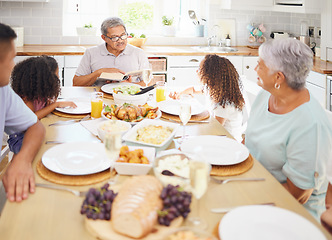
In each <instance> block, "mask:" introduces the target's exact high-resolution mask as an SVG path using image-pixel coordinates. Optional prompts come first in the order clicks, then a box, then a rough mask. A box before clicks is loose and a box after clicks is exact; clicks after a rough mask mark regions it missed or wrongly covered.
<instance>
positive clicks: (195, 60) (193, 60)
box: [189, 58, 199, 62]
mask: <svg viewBox="0 0 332 240" xmlns="http://www.w3.org/2000/svg"><path fill="white" fill-rule="evenodd" d="M189 62H199V61H198V60H197V59H195V58H193V59H190V60H189Z"/></svg>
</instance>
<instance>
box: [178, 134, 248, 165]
mask: <svg viewBox="0 0 332 240" xmlns="http://www.w3.org/2000/svg"><path fill="white" fill-rule="evenodd" d="M181 151H183V152H184V153H187V154H200V155H202V156H204V157H205V159H206V160H207V161H208V162H209V163H210V164H212V165H233V164H237V163H240V162H243V161H244V160H246V159H247V158H248V157H249V150H248V148H247V147H246V146H245V145H243V144H241V143H239V142H237V141H235V140H234V139H230V138H227V137H225V136H214V135H201V136H195V137H189V138H188V139H185V140H184V142H183V143H182V144H181Z"/></svg>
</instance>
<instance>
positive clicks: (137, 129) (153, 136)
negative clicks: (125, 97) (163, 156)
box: [122, 119, 179, 150]
mask: <svg viewBox="0 0 332 240" xmlns="http://www.w3.org/2000/svg"><path fill="white" fill-rule="evenodd" d="M178 127H179V124H177V123H171V122H165V121H161V120H154V119H144V120H143V121H142V122H140V123H138V124H136V125H135V126H134V127H133V128H131V129H130V130H129V131H128V132H126V133H125V134H124V135H123V137H122V140H124V141H125V142H127V144H129V145H145V146H148V147H155V148H156V149H157V150H164V149H166V148H167V147H168V146H169V145H170V143H171V141H172V139H173V137H174V135H175V133H176V131H177V129H178Z"/></svg>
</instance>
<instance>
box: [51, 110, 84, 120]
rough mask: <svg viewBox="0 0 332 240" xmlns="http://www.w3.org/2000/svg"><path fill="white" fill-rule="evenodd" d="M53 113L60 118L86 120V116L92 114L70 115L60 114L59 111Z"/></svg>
mask: <svg viewBox="0 0 332 240" xmlns="http://www.w3.org/2000/svg"><path fill="white" fill-rule="evenodd" d="M52 113H53V114H54V115H57V116H59V117H65V118H76V119H81V118H84V117H85V116H87V115H89V114H90V113H87V114H69V113H63V112H59V111H57V110H54V111H53V112H52Z"/></svg>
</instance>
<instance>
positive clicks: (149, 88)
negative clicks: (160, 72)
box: [134, 84, 156, 95]
mask: <svg viewBox="0 0 332 240" xmlns="http://www.w3.org/2000/svg"><path fill="white" fill-rule="evenodd" d="M155 87H156V84H153V85H151V86H148V87H146V88H141V91H140V92H138V93H135V94H134V95H140V94H143V93H146V92H149V91H151V90H152V89H154V88H155Z"/></svg>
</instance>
